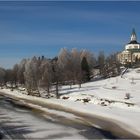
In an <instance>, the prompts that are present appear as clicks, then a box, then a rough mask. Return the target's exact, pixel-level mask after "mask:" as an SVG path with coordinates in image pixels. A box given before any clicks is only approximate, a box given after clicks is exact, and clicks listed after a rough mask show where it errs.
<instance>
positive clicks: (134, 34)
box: [131, 28, 137, 41]
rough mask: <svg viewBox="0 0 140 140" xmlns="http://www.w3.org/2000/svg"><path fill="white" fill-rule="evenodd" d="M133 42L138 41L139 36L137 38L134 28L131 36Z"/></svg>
mask: <svg viewBox="0 0 140 140" xmlns="http://www.w3.org/2000/svg"><path fill="white" fill-rule="evenodd" d="M131 41H137V36H136V32H135V29H134V28H133V30H132V34H131Z"/></svg>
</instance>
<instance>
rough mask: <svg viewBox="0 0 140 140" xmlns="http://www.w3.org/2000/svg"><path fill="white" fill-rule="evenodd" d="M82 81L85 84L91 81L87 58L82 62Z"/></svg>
mask: <svg viewBox="0 0 140 140" xmlns="http://www.w3.org/2000/svg"><path fill="white" fill-rule="evenodd" d="M81 70H82V77H83V78H82V79H83V81H84V82H87V81H90V69H89V65H88V62H87V59H86V57H83V59H82V61H81Z"/></svg>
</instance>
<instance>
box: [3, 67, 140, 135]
mask: <svg viewBox="0 0 140 140" xmlns="http://www.w3.org/2000/svg"><path fill="white" fill-rule="evenodd" d="M1 92H4V93H6V94H9V95H12V96H14V97H17V98H18V99H28V101H36V102H41V103H44V104H47V105H50V104H51V105H53V106H59V107H64V108H65V109H67V110H70V109H72V110H74V111H78V112H81V113H86V114H90V115H93V116H94V115H96V116H98V117H103V118H105V119H108V120H111V121H112V122H115V123H116V124H117V125H119V126H120V127H121V128H124V129H126V130H127V131H129V132H133V133H134V134H137V135H139V136H140V69H128V70H127V71H126V73H125V74H124V75H122V76H118V77H113V78H108V79H105V80H100V81H95V82H89V83H85V84H83V85H82V88H80V89H79V87H78V86H77V85H73V86H72V88H71V89H70V87H69V86H63V87H62V88H61V90H60V94H61V96H60V99H45V98H39V97H33V96H28V95H25V94H22V93H21V92H19V91H13V92H11V91H10V90H9V89H1ZM126 94H127V95H129V98H127V97H128V96H127V97H126ZM40 109H43V110H45V108H44V107H40ZM59 113H60V112H59ZM65 115H66V114H65ZM69 117H70V116H69ZM93 125H94V124H93ZM94 126H96V125H94ZM96 127H100V126H96Z"/></svg>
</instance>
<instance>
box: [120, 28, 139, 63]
mask: <svg viewBox="0 0 140 140" xmlns="http://www.w3.org/2000/svg"><path fill="white" fill-rule="evenodd" d="M117 58H118V60H119V62H120V63H121V64H127V63H133V62H136V61H138V60H140V43H138V42H137V36H136V32H135V30H134V29H133V30H132V34H131V38H130V42H129V43H128V44H126V45H125V50H124V51H122V52H120V53H118V55H117Z"/></svg>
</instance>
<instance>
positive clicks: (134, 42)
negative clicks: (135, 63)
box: [128, 40, 140, 44]
mask: <svg viewBox="0 0 140 140" xmlns="http://www.w3.org/2000/svg"><path fill="white" fill-rule="evenodd" d="M128 44H140V43H139V42H137V41H136V40H132V41H130V42H129V43H128Z"/></svg>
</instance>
